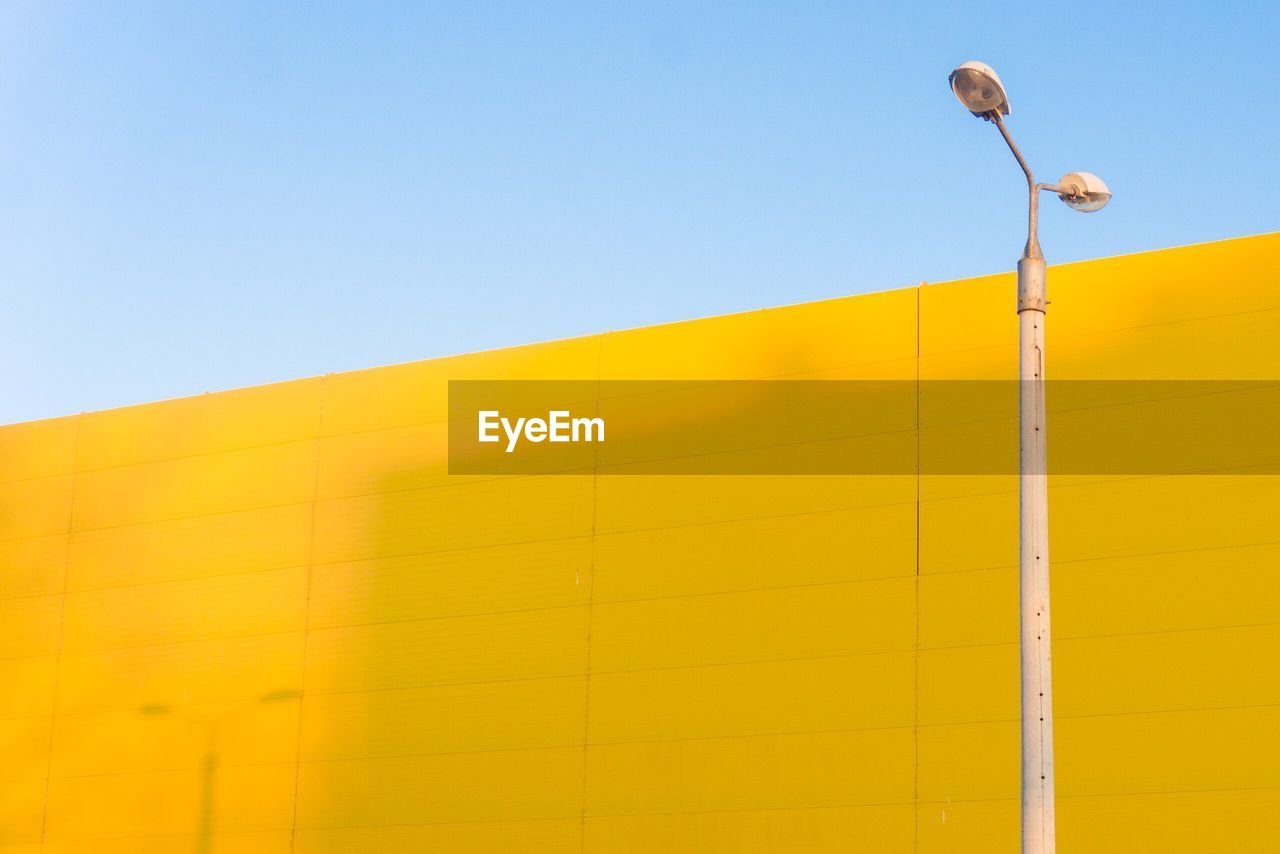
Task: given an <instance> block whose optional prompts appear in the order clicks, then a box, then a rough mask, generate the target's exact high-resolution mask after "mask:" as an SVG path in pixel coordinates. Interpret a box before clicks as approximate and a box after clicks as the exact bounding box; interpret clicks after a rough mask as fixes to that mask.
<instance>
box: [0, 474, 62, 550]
mask: <svg viewBox="0 0 1280 854" xmlns="http://www.w3.org/2000/svg"><path fill="white" fill-rule="evenodd" d="M70 509H71V475H59V476H57V477H42V478H37V479H34V480H19V481H14V482H12V483H0V540H14V539H18V538H20V537H42V536H46V535H48V534H65V533H66V532H67V528H68V525H69V522H70Z"/></svg>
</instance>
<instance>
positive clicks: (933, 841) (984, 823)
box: [919, 764, 1163, 854]
mask: <svg viewBox="0 0 1280 854" xmlns="http://www.w3.org/2000/svg"><path fill="white" fill-rule="evenodd" d="M1013 773H1014V774H1017V773H1018V769H1017V766H1016V764H1015V766H1014V768H1013ZM1066 804H1067V801H1065V800H1063V799H1061V798H1059V800H1058V816H1059V819H1058V821H1059V825H1060V826H1061V824H1062V823H1063V822H1064V819H1063V818H1062V817H1061V816H1062V815H1063V810H1064V809H1065V807H1066ZM1018 808H1019V802H1018V799H1017V798H1016V797H1013V798H1002V799H995V800H987V801H959V800H952V799H944V800H940V801H922V802H921V804H920V818H919V838H920V847H919V850H920V852H921V853H922V854H958V852H969V851H971V852H974V854H989V852H1008V854H1015V852H1017V851H1018V850H1019V846H1020V845H1021V839H1022V837H1021V834H1020V833H1019V831H1018V827H1019V825H1018V822H1019V820H1020V818H1019V814H1018ZM1058 839H1059V840H1060V844H1059V847H1060V848H1061V849H1062V850H1063V851H1067V850H1068V848H1067V845H1066V842H1065V838H1064V835H1063V834H1062V832H1061V831H1059V834H1058ZM1074 850H1076V851H1088V852H1090V854H1092V852H1093V851H1094V850H1095V849H1094V848H1091V847H1085V848H1075V849H1074ZM1126 850H1128V851H1130V852H1133V851H1142V850H1143V849H1142V848H1141V847H1137V848H1129V849H1126ZM1161 850H1163V849H1161Z"/></svg>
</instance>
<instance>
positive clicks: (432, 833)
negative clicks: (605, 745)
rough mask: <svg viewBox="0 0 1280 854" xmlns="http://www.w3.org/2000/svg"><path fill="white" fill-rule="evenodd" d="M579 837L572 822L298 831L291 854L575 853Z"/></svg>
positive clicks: (578, 827)
mask: <svg viewBox="0 0 1280 854" xmlns="http://www.w3.org/2000/svg"><path fill="white" fill-rule="evenodd" d="M581 836H582V822H581V821H580V820H579V819H577V818H560V819H543V820H542V821H496V822H488V823H481V824H477V823H473V822H458V823H452V824H427V825H411V826H399V827H342V828H326V829H316V830H312V829H309V828H300V829H299V830H298V834H297V839H296V841H295V845H294V848H293V852H295V854H350V852H353V851H369V852H374V851H376V852H378V854H421V852H423V851H441V852H445V851H447V852H449V854H494V852H498V851H501V852H502V854H541V852H545V851H576V850H578V844H579V839H580V837H581Z"/></svg>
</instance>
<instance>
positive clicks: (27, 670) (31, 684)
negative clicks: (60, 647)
mask: <svg viewBox="0 0 1280 854" xmlns="http://www.w3.org/2000/svg"><path fill="white" fill-rule="evenodd" d="M57 679H58V659H57V656H53V655H40V656H36V657H34V658H0V685H3V686H4V690H3V691H0V718H21V717H30V716H33V715H48V714H51V713H52V712H53V689H54V685H56V684H57Z"/></svg>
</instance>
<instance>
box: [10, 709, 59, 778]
mask: <svg viewBox="0 0 1280 854" xmlns="http://www.w3.org/2000/svg"><path fill="white" fill-rule="evenodd" d="M52 726H53V719H52V718H50V717H49V716H47V715H41V716H40V717H34V718H0V756H3V757H4V762H2V763H0V781H19V780H43V779H44V778H45V777H46V776H47V774H48V771H49V736H50V734H51V728H52Z"/></svg>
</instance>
